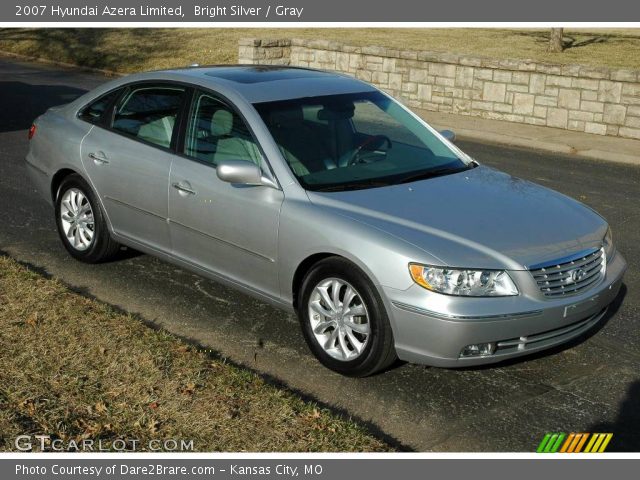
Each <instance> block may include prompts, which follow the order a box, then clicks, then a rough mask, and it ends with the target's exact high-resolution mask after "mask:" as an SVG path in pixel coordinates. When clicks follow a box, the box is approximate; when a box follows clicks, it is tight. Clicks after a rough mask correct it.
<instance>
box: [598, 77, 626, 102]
mask: <svg viewBox="0 0 640 480" xmlns="http://www.w3.org/2000/svg"><path fill="white" fill-rule="evenodd" d="M621 94H622V83H620V82H610V81H609V80H600V86H599V88H598V100H599V101H600V102H611V103H618V102H619V101H620V95H621Z"/></svg>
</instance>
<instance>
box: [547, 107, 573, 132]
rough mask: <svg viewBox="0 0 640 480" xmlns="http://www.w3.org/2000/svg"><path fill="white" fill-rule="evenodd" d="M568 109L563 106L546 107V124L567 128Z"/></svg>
mask: <svg viewBox="0 0 640 480" xmlns="http://www.w3.org/2000/svg"><path fill="white" fill-rule="evenodd" d="M568 119H569V111H568V110H567V109H565V108H548V109H547V125H548V126H550V127H556V128H567V121H568Z"/></svg>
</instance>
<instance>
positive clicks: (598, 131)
mask: <svg viewBox="0 0 640 480" xmlns="http://www.w3.org/2000/svg"><path fill="white" fill-rule="evenodd" d="M584 131H585V132H586V133H593V134H595V135H606V134H607V126H606V125H605V124H604V123H595V122H587V123H586V124H585V126H584Z"/></svg>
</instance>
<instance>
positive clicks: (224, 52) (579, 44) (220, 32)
mask: <svg viewBox="0 0 640 480" xmlns="http://www.w3.org/2000/svg"><path fill="white" fill-rule="evenodd" d="M548 34H549V30H548V29H517V30H516V29H487V28H484V29H480V28H448V29H444V28H432V29H415V28H412V29H399V28H396V29H389V28H386V29H372V28H368V29H367V28H360V29H337V28H332V29H311V28H305V29H302V28H300V29H291V28H288V29H285V28H279V29H275V28H271V29H268V28H254V29H248V28H202V29H193V28H182V29H155V28H154V29H151V28H145V29H140V28H138V29H129V28H127V29H121V28H118V29H116V28H114V29H94V28H85V29H15V28H3V29H0V50H4V51H10V52H14V53H20V54H24V55H31V56H36V57H41V58H45V59H53V60H58V61H63V62H68V63H74V64H78V65H83V66H88V67H95V68H103V69H108V70H116V71H118V72H125V73H128V72H137V71H142V70H151V69H159V68H167V67H175V66H184V65H188V64H191V63H200V64H203V65H205V64H216V63H235V62H236V61H237V53H238V39H239V38H242V37H269V38H292V37H296V38H316V39H317V38H322V39H328V40H335V41H338V42H342V43H348V44H352V45H380V46H385V47H392V48H401V49H415V50H432V51H446V52H455V53H467V54H478V55H485V56H489V57H497V58H519V59H534V60H538V61H543V62H551V63H579V64H585V65H597V66H612V67H625V68H640V29H606V30H602V29H588V30H587V29H578V30H565V38H564V41H565V44H566V45H567V47H568V48H567V49H566V50H565V51H564V52H563V53H549V52H547V51H546V48H547V42H548Z"/></svg>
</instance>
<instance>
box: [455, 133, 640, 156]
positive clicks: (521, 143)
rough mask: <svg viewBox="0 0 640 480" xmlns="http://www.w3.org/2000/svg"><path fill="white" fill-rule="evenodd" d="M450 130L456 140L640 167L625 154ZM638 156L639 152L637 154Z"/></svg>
mask: <svg viewBox="0 0 640 480" xmlns="http://www.w3.org/2000/svg"><path fill="white" fill-rule="evenodd" d="M449 128H450V129H451V130H454V131H455V132H456V135H457V137H458V138H460V139H463V140H479V141H482V142H489V143H498V144H501V145H508V146H515V147H524V148H531V149H535V150H544V151H546V152H553V153H563V154H566V155H575V156H576V157H586V158H590V159H594V160H603V161H607V162H616V163H625V164H628V165H636V166H640V156H636V155H629V154H625V153H617V152H612V151H609V150H601V149H597V148H585V149H580V148H576V147H573V146H571V145H567V144H563V143H555V142H550V141H545V140H536V139H530V138H522V137H518V136H512V135H508V134H500V133H493V132H484V131H478V130H469V129H465V128H456V127H455V126H454V125H451V126H449ZM638 154H639V155H640V151H639V152H638Z"/></svg>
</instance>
